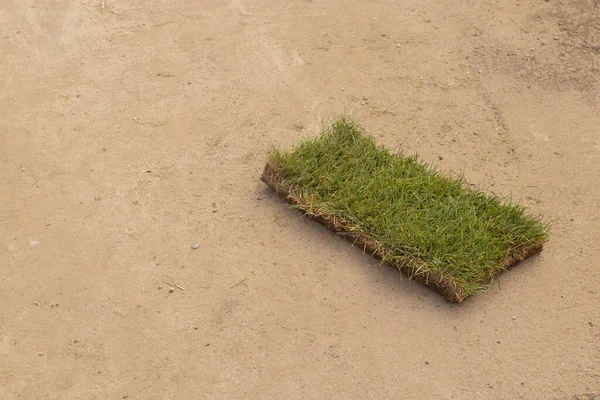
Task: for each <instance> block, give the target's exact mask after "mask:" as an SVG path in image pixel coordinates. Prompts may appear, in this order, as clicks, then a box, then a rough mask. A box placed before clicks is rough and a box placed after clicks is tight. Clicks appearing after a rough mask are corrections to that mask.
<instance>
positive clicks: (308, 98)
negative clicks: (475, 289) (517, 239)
mask: <svg viewBox="0 0 600 400" xmlns="http://www.w3.org/2000/svg"><path fill="white" fill-rule="evenodd" d="M0 71H1V76H2V78H1V79H0V201H1V203H0V240H1V243H0V289H1V290H0V304H1V308H0V398H2V399H369V398H371V399H507V400H512V399H551V400H555V399H556V400H562V399H573V398H575V396H579V398H592V397H593V396H594V395H597V394H598V393H599V392H600V269H599V267H598V263H599V261H598V260H600V247H599V246H600V245H599V243H600V182H599V180H600V129H599V127H600V2H598V0H572V1H566V0H563V1H558V0H550V1H542V0H519V1H517V0H506V1H501V2H500V1H492V0H477V1H476V0H466V1H461V0H442V1H433V0H428V1H423V0H405V1H392V0H382V1H377V2H375V1H367V0H356V1H341V0H337V1H336V0H313V1H310V0H309V1H306V0H287V1H273V0H255V1H251V0H234V1H230V2H227V1H216V0H213V1H211V0H206V1H189V0H188V1H183V0H173V1H158V0H156V1H151V0H148V1H138V0H131V1H115V0H105V1H102V0H83V1H75V0H63V1H33V0H3V1H2V2H1V5H0ZM342 112H345V113H350V114H352V115H353V116H354V117H355V118H356V119H357V120H358V121H359V122H360V123H361V124H363V125H364V126H365V128H366V129H367V130H368V131H369V132H371V133H373V134H375V135H376V136H377V138H378V140H379V142H380V143H382V144H384V145H386V146H388V147H389V148H398V147H402V148H404V149H405V150H407V151H409V152H418V153H419V154H420V155H421V156H422V157H424V158H425V159H426V160H431V161H435V162H436V163H438V164H439V165H440V166H441V168H443V169H445V170H452V171H459V170H464V171H465V173H466V176H467V179H468V180H469V181H470V182H472V183H473V184H476V185H478V186H480V187H481V188H482V189H484V190H488V191H493V192H496V193H498V194H502V195H510V194H512V195H513V197H514V198H515V199H517V200H519V201H521V202H522V203H524V204H526V205H527V206H529V207H530V208H531V209H532V210H533V211H534V212H536V213H543V214H544V215H545V216H546V217H547V218H549V219H556V222H555V223H554V226H553V236H552V238H551V240H550V242H548V244H547V245H546V247H545V250H544V251H543V252H542V253H541V254H540V255H539V256H536V257H533V258H532V259H529V260H528V261H526V262H524V263H522V264H521V265H520V266H518V267H517V268H515V269H514V270H511V271H510V272H507V273H505V274H503V275H502V277H501V278H500V280H499V281H498V282H497V284H496V285H494V286H493V287H492V288H491V289H490V290H489V291H488V292H487V293H485V294H483V295H480V296H476V297H474V298H472V299H469V300H468V301H466V302H464V303H462V304H460V305H451V304H448V303H446V301H445V300H444V299H443V298H441V297H440V296H438V295H437V294H435V293H433V292H431V291H430V290H429V289H427V288H425V287H423V286H421V285H420V284H417V283H415V282H411V281H409V280H408V279H401V277H400V275H399V274H398V273H397V272H396V271H394V270H393V269H391V268H386V267H381V266H380V265H379V264H378V262H377V261H376V260H373V259H372V258H370V257H368V256H366V255H363V254H362V252H361V251H359V250H358V249H356V248H353V247H351V246H350V245H349V244H348V243H347V242H346V241H344V240H342V239H341V238H339V237H336V236H335V235H333V234H332V233H330V232H329V231H328V230H326V229H325V228H324V227H321V226H319V225H318V224H316V223H314V222H312V221H310V220H308V219H306V218H305V217H303V216H302V215H300V214H299V213H297V212H294V211H293V210H289V209H288V208H286V206H285V204H283V203H282V202H281V201H280V200H279V199H278V198H277V197H276V196H275V195H274V194H272V193H271V191H270V190H268V189H267V188H266V186H265V185H264V184H263V183H261V182H260V181H259V177H260V174H261V173H262V168H263V166H264V163H265V150H266V149H267V147H268V146H269V145H270V144H272V143H277V144H279V145H281V146H285V147H287V146H290V145H292V144H293V143H294V142H296V141H297V140H299V139H301V138H304V137H307V136H310V135H313V134H316V133H317V131H318V128H319V121H321V120H322V119H324V118H328V117H331V116H334V115H336V114H339V113H342ZM196 243H198V246H195V247H198V248H196V249H192V248H191V246H192V245H194V244H196ZM170 285H171V286H170ZM177 285H179V286H181V287H182V288H185V290H182V289H180V288H178V287H177ZM171 287H173V290H170V288H171ZM584 395H585V396H586V397H584Z"/></svg>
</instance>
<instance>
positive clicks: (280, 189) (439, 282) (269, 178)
mask: <svg viewBox="0 0 600 400" xmlns="http://www.w3.org/2000/svg"><path fill="white" fill-rule="evenodd" d="M260 180H261V181H263V182H264V183H266V184H267V185H268V186H269V187H270V188H271V189H273V190H274V191H275V192H276V193H277V195H278V196H279V197H280V198H281V199H283V200H284V201H286V202H287V203H288V204H291V205H294V206H296V207H297V208H298V209H299V210H300V211H301V212H302V213H303V214H305V215H306V216H308V217H309V218H311V219H313V220H314V221H316V222H318V223H320V224H322V225H324V226H326V227H327V228H328V229H329V230H331V231H333V232H334V233H336V234H338V235H340V236H342V237H343V238H345V239H346V240H348V241H350V242H352V244H353V245H356V246H357V247H360V248H362V249H363V251H364V252H365V253H368V254H370V255H371V256H373V257H375V258H377V259H380V260H381V259H384V258H385V255H386V250H385V249H384V248H382V247H381V246H378V245H377V243H376V242H375V241H373V240H372V239H370V238H369V237H367V236H365V235H362V234H360V233H356V232H353V231H352V229H351V227H349V226H346V225H345V224H344V223H342V222H340V221H339V220H336V219H335V218H333V217H332V216H330V215H314V214H311V213H309V212H308V211H306V209H307V208H308V207H307V206H308V205H307V204H305V203H304V202H303V201H302V200H301V196H297V195H296V194H295V193H293V191H292V190H291V188H290V187H289V185H286V184H285V179H284V178H283V177H281V176H280V175H279V174H278V173H277V171H276V170H275V169H274V168H273V166H272V165H271V163H270V162H269V161H267V163H266V165H265V168H264V171H263V173H262V175H261V177H260ZM544 242H545V241H542V242H537V243H533V244H531V245H529V246H525V247H520V248H515V249H513V250H512V252H511V253H510V254H508V256H507V257H506V258H505V259H504V260H502V261H501V262H500V266H501V268H500V269H497V270H495V272H494V273H493V274H491V275H490V277H489V280H488V281H487V282H484V284H485V285H489V284H490V283H492V282H493V280H494V278H495V277H496V275H498V273H500V272H501V271H503V270H506V269H509V268H511V267H513V266H514V265H516V264H518V263H519V262H520V261H523V260H524V259H526V258H527V257H530V256H532V255H534V254H536V253H539V252H540V251H541V250H542V248H543V246H544ZM411 261H412V262H408V260H404V261H402V260H400V259H396V260H394V261H392V262H387V264H389V265H391V266H392V267H395V268H396V269H398V270H399V271H400V272H402V273H404V274H405V275H407V276H408V277H409V278H410V279H412V280H415V281H417V282H419V283H422V284H424V285H425V286H427V287H429V288H431V289H433V290H435V291H436V292H438V293H440V294H441V295H442V296H444V297H445V298H446V299H447V300H448V301H450V302H452V303H460V302H462V301H463V300H465V299H466V298H468V297H470V295H471V294H465V292H464V290H462V289H461V287H460V286H459V285H458V284H457V283H456V281H455V280H454V279H452V277H450V276H444V275H441V274H439V273H438V272H437V271H433V270H429V269H422V268H419V267H415V264H414V262H415V261H417V262H418V261H421V262H422V263H424V261H422V260H420V259H412V260H411Z"/></svg>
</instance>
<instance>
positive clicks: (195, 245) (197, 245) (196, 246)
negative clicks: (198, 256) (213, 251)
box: [192, 242, 200, 250]
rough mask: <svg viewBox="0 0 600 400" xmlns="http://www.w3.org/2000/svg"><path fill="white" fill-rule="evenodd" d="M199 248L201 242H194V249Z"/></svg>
mask: <svg viewBox="0 0 600 400" xmlns="http://www.w3.org/2000/svg"><path fill="white" fill-rule="evenodd" d="M199 248H200V242H198V243H194V244H193V245H192V249H194V250H196V249H199Z"/></svg>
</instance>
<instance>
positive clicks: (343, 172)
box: [261, 118, 548, 302]
mask: <svg viewBox="0 0 600 400" xmlns="http://www.w3.org/2000/svg"><path fill="white" fill-rule="evenodd" d="M261 179H262V180H263V181H264V182H265V183H267V184H268V185H269V186H270V187H271V188H273V189H274V190H275V191H276V192H277V193H278V194H279V195H280V196H281V197H282V198H284V199H285V200H286V201H288V202H289V203H291V204H293V206H294V207H295V208H297V209H299V210H301V211H302V212H304V213H306V214H307V215H308V216H309V217H311V218H313V219H315V220H317V221H319V222H320V223H322V224H324V225H326V226H327V227H329V228H330V229H332V230H333V231H335V232H337V233H339V234H340V235H342V236H344V237H346V238H347V239H349V240H351V241H352V242H354V243H355V244H356V245H358V246H360V247H361V248H363V249H364V250H365V251H367V252H369V253H370V254H372V255H374V256H376V257H378V258H380V259H381V260H382V261H383V262H385V263H388V264H391V265H393V266H395V267H397V268H398V269H400V270H401V271H403V272H405V273H406V274H408V275H409V276H410V277H411V278H413V279H415V280H417V281H420V282H422V283H424V284H426V285H428V286H430V287H433V288H435V289H437V290H438V291H439V292H441V293H442V294H443V295H444V296H445V297H446V298H447V299H448V300H450V301H453V302H460V301H462V300H463V299H465V298H467V297H469V296H471V295H472V294H475V293H478V292H480V291H482V290H484V289H485V288H486V287H487V286H488V285H489V284H490V283H491V282H492V280H493V279H494V276H495V275H496V274H497V273H498V272H500V271H502V270H504V269H506V268H509V267H510V266H512V265H514V264H516V263H517V262H519V261H521V260H523V259H524V258H526V257H528V256H529V255H531V254H534V253H536V252H538V251H540V250H541V249H542V246H543V244H544V242H545V241H546V240H547V238H548V226H547V224H546V223H545V222H543V221H542V220H541V219H539V218H535V217H533V216H531V215H530V214H528V213H527V212H526V210H525V209H524V208H523V207H522V206H520V205H518V204H514V203H512V202H511V201H510V200H509V199H503V198H500V197H498V196H496V195H490V194H484V193H482V192H481V191H479V190H475V189H473V188H470V187H469V186H468V185H467V184H466V182H465V180H464V178H463V177H462V176H449V175H448V174H445V173H443V172H440V171H439V170H438V169H436V168H435V167H432V166H429V165H427V164H425V163H423V162H422V161H420V160H419V159H418V157H417V156H408V155H405V154H402V153H398V154H392V153H390V152H389V151H388V150H386V149H385V148H383V147H381V146H377V144H376V143H375V140H374V138H373V137H371V136H368V135H366V134H365V133H364V132H363V130H362V129H361V128H360V127H359V126H358V125H357V124H355V123H354V122H352V121H350V120H348V119H345V118H343V119H339V120H337V121H334V122H333V123H331V124H329V125H327V126H326V127H325V128H324V129H323V132H322V133H321V135H320V136H318V137H316V138H314V139H309V140H305V141H303V142H301V143H300V144H298V145H297V146H296V147H295V148H293V149H292V150H291V151H283V150H279V149H276V148H272V149H271V150H270V151H269V154H268V160H267V165H266V166H265V170H264V173H263V175H262V177H261Z"/></svg>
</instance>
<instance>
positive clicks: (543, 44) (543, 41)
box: [540, 39, 548, 46]
mask: <svg viewBox="0 0 600 400" xmlns="http://www.w3.org/2000/svg"><path fill="white" fill-rule="evenodd" d="M540 43H541V44H542V46H545V45H547V44H548V43H547V42H546V41H545V40H543V39H542V40H540Z"/></svg>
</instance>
